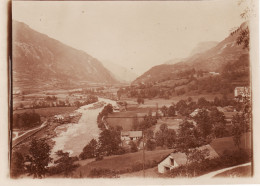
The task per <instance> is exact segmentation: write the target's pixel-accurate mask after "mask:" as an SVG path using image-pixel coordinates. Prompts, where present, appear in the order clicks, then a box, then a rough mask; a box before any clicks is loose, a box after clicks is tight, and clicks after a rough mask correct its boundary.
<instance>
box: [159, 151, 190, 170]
mask: <svg viewBox="0 0 260 186" xmlns="http://www.w3.org/2000/svg"><path fill="white" fill-rule="evenodd" d="M186 162H187V157H186V155H185V153H181V152H177V153H171V154H169V156H167V157H166V158H165V159H164V160H162V161H161V162H160V163H159V164H158V172H159V173H166V172H168V171H170V170H172V169H174V168H176V167H178V166H181V165H185V164H186Z"/></svg>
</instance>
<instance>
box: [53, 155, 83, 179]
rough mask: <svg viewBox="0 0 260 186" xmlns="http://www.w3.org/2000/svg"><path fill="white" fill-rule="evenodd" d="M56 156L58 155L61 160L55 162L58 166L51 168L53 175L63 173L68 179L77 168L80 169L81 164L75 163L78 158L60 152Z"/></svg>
mask: <svg viewBox="0 0 260 186" xmlns="http://www.w3.org/2000/svg"><path fill="white" fill-rule="evenodd" d="M56 155H58V157H59V158H58V159H57V160H55V161H54V163H55V164H56V165H55V166H52V167H51V169H50V172H51V174H59V173H63V174H64V176H65V177H68V176H69V175H70V174H71V173H72V172H73V171H74V170H75V169H76V168H77V167H79V164H75V163H74V162H75V161H77V160H78V158H77V157H70V156H69V153H68V152H63V151H62V150H59V151H57V152H56Z"/></svg>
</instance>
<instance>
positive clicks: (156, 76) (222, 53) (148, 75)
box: [132, 33, 248, 84]
mask: <svg viewBox="0 0 260 186" xmlns="http://www.w3.org/2000/svg"><path fill="white" fill-rule="evenodd" d="M238 34H239V33H235V34H233V35H229V36H228V37H226V38H225V39H223V40H222V41H221V42H219V43H218V44H217V45H216V46H215V47H213V48H210V49H208V50H206V51H204V52H202V53H197V54H194V55H192V56H190V57H188V58H185V59H183V60H182V61H180V62H177V63H175V64H162V65H157V66H154V67H152V68H150V69H149V70H148V71H146V72H145V73H144V74H142V75H141V76H139V77H137V79H136V80H135V81H133V82H132V84H138V83H151V82H157V81H163V79H167V78H170V77H172V76H173V74H176V73H178V72H180V71H183V70H187V69H192V68H194V69H195V70H203V71H213V72H220V71H221V70H222V68H223V66H224V65H226V64H227V63H230V62H234V61H237V60H238V59H239V58H240V57H241V56H242V55H243V54H248V51H246V50H244V49H243V46H241V45H237V44H236V38H237V36H238Z"/></svg>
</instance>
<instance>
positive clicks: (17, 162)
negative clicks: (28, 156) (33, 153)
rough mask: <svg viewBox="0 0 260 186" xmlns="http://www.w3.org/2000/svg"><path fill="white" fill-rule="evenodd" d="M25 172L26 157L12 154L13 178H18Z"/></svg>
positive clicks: (16, 153)
mask: <svg viewBox="0 0 260 186" xmlns="http://www.w3.org/2000/svg"><path fill="white" fill-rule="evenodd" d="M24 172H25V169H24V157H23V155H22V154H21V153H19V152H14V153H13V154H12V165H11V177H13V178H16V177H18V176H19V175H21V174H22V173H24Z"/></svg>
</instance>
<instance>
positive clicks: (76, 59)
mask: <svg viewBox="0 0 260 186" xmlns="http://www.w3.org/2000/svg"><path fill="white" fill-rule="evenodd" d="M12 47H13V50H12V68H13V69H12V70H13V87H14V89H16V90H17V89H18V90H28V89H30V90H32V89H46V88H54V87H55V88H64V87H71V86H77V85H80V84H82V83H116V82H117V81H116V80H115V78H113V77H112V76H111V74H110V72H109V71H108V70H107V69H106V68H105V67H104V66H103V65H102V63H101V62H100V61H98V60H97V59H95V58H94V57H92V56H90V55H89V54H87V53H86V52H83V51H81V50H77V49H74V48H72V47H70V46H67V45H65V44H63V43H61V42H59V41H57V40H55V39H52V38H50V37H48V36H47V35H45V34H42V33H39V32H37V31H35V30H33V29H31V28H30V27H29V26H28V25H26V24H24V23H21V22H18V21H13V42H12Z"/></svg>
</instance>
